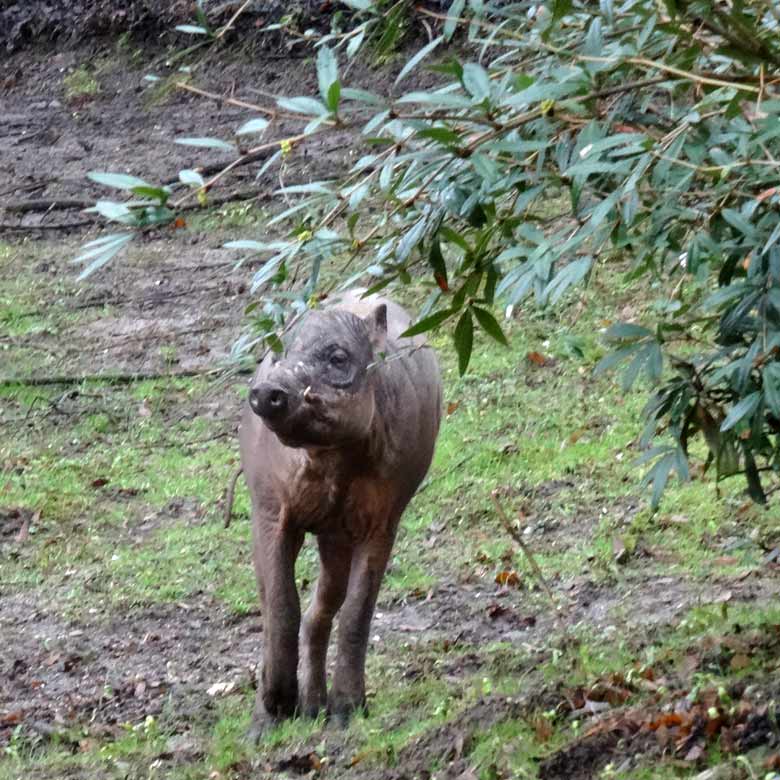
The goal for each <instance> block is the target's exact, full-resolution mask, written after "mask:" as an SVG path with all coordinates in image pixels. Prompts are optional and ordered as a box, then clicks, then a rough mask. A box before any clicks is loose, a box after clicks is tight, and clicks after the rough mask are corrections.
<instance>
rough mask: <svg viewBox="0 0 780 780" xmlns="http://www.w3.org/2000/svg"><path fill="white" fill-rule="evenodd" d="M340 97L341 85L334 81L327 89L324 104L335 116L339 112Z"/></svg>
mask: <svg viewBox="0 0 780 780" xmlns="http://www.w3.org/2000/svg"><path fill="white" fill-rule="evenodd" d="M340 97H341V84H339V82H338V81H334V82H333V83H332V84H331V85H330V89H328V94H327V95H326V97H325V102H326V104H327V106H328V108H329V109H330V110H331V111H332V112H333V113H334V114H335V113H336V112H337V111H338V110H339V98H340Z"/></svg>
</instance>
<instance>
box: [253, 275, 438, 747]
mask: <svg viewBox="0 0 780 780" xmlns="http://www.w3.org/2000/svg"><path fill="white" fill-rule="evenodd" d="M362 294H363V291H361V290H353V291H351V292H349V293H344V294H342V295H340V297H339V298H338V299H337V300H335V301H334V302H333V303H330V304H328V305H327V306H326V307H325V308H324V309H322V310H313V311H310V312H308V313H307V314H306V315H305V316H304V317H303V318H302V320H301V321H300V323H299V324H298V326H297V328H296V329H295V330H294V332H293V333H292V334H291V338H290V345H289V347H288V348H287V349H286V350H285V352H284V354H283V355H282V356H275V355H268V356H267V357H266V358H265V359H264V360H263V362H262V363H261V364H260V366H259V368H258V370H257V373H256V374H255V376H254V378H253V380H252V383H251V388H250V392H249V398H248V403H247V405H246V407H245V410H244V414H243V418H242V421H241V429H240V442H241V464H242V468H243V472H244V476H245V479H246V481H247V485H248V487H249V492H250V495H251V499H252V533H253V553H254V564H255V573H256V576H257V582H258V587H259V590H260V598H261V601H262V613H263V620H264V632H265V650H264V659H263V671H262V681H261V684H260V685H259V686H258V694H257V702H256V705H255V711H254V716H253V719H252V727H251V729H250V737H254V738H256V737H257V736H259V735H260V734H261V733H262V731H263V730H264V729H265V728H266V727H267V726H268V725H270V724H273V723H274V722H276V721H277V720H278V719H280V718H284V717H289V716H291V715H293V714H294V713H296V712H298V713H301V714H304V715H307V716H314V715H316V714H317V713H318V712H319V711H321V710H322V709H323V708H326V709H327V712H328V713H329V714H330V715H331V716H334V717H335V718H337V719H338V720H339V721H340V722H346V720H347V719H348V718H349V715H350V714H351V713H352V712H353V711H354V710H355V709H357V708H360V707H363V706H364V705H365V660H366V648H367V644H368V636H369V628H370V624H371V619H372V616H373V613H374V607H375V604H376V599H377V593H378V591H379V586H380V583H381V581H382V577H383V575H384V571H385V567H386V565H387V562H388V558H389V556H390V551H391V549H392V546H393V542H394V540H395V535H396V531H397V529H398V522H399V520H400V518H401V514H402V513H403V511H404V509H405V508H406V505H407V504H408V503H409V500H410V499H411V498H412V496H413V495H414V492H415V491H416V489H417V487H418V486H419V484H420V482H421V481H422V480H423V477H424V476H425V473H426V472H427V470H428V467H429V466H430V463H431V458H432V457H433V451H434V445H435V442H436V436H437V434H438V431H439V422H440V419H441V378H440V372H439V367H438V363H437V360H436V356H435V354H434V352H433V350H432V349H431V348H430V347H428V346H426V345H425V341H424V339H423V338H422V337H419V336H418V337H414V338H408V339H401V338H400V334H401V333H402V332H403V331H404V330H406V329H407V328H408V327H409V324H410V318H409V315H408V314H407V313H406V312H405V311H404V310H403V309H402V308H401V307H400V306H399V305H398V304H396V303H393V302H392V301H390V300H387V299H384V298H380V297H377V296H369V297H367V298H365V299H363V298H362V297H361V295H362ZM307 532H308V533H312V534H315V535H316V536H317V544H318V547H319V555H320V563H321V566H320V575H319V579H318V581H317V587H316V591H315V593H314V595H313V597H312V601H311V605H310V606H309V608H308V610H307V611H306V614H305V615H304V616H303V621H301V609H300V603H299V599H298V592H297V589H296V585H295V577H294V567H295V560H296V558H297V556H298V553H299V551H300V549H301V545H302V543H303V539H304V534H305V533H307ZM342 604H343V605H344V608H343V610H342V612H341V615H340V617H339V630H338V649H337V655H336V664H335V671H334V675H333V681H332V686H331V690H330V694H329V695H328V693H327V687H326V673H325V666H326V655H327V649H328V642H329V639H330V632H331V627H332V623H333V619H334V617H335V615H336V613H337V612H338V611H339V609H340V608H341V607H342ZM301 623H302V625H301ZM299 632H300V674H299V669H298V667H299Z"/></svg>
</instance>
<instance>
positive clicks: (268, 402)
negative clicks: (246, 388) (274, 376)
mask: <svg viewBox="0 0 780 780" xmlns="http://www.w3.org/2000/svg"><path fill="white" fill-rule="evenodd" d="M287 400H288V399H287V391H286V390H285V389H284V388H282V387H279V386H278V385H274V384H270V383H267V382H264V383H262V384H260V385H259V386H258V387H255V388H253V389H252V391H251V392H250V393H249V406H250V407H251V408H252V411H253V412H254V413H255V414H257V415H259V416H260V417H263V418H265V419H266V420H270V419H271V418H275V417H280V416H281V415H283V414H285V412H286V411H287Z"/></svg>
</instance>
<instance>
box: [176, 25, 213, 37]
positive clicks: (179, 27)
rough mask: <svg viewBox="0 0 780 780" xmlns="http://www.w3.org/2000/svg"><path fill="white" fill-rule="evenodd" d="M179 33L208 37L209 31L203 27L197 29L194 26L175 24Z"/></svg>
mask: <svg viewBox="0 0 780 780" xmlns="http://www.w3.org/2000/svg"><path fill="white" fill-rule="evenodd" d="M175 29H177V30H178V31H179V32H183V33H187V34H188V35H208V34H209V31H208V30H207V29H206V28H205V27H199V26H197V25H194V24H177V25H176V28H175Z"/></svg>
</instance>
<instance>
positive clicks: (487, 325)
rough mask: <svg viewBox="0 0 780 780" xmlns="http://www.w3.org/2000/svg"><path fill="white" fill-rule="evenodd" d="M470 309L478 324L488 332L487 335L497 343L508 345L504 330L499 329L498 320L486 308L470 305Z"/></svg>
mask: <svg viewBox="0 0 780 780" xmlns="http://www.w3.org/2000/svg"><path fill="white" fill-rule="evenodd" d="M471 310H472V311H473V312H474V317H476V320H477V322H478V323H479V326H480V327H481V328H482V330H484V331H485V333H487V334H488V336H490V337H491V338H494V339H495V340H496V341H497V342H498V343H499V344H503V345H504V346H505V347H508V346H509V342H508V341H507V340H506V336H505V335H504V331H502V330H501V326H500V325H499V324H498V321H497V320H496V318H495V317H494V316H493V315H492V314H491V313H490V312H489V311H487V309H480V308H479V306H472V307H471Z"/></svg>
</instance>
